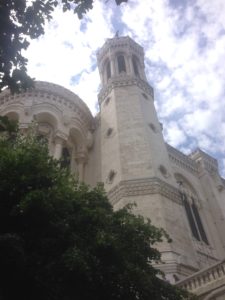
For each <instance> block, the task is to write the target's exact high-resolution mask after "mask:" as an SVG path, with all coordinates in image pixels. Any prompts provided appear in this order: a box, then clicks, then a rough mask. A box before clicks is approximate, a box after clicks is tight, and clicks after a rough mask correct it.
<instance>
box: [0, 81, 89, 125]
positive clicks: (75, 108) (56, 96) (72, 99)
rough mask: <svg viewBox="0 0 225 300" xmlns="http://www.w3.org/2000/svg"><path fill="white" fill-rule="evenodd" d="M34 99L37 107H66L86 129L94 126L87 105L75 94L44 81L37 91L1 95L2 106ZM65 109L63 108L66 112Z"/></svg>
mask: <svg viewBox="0 0 225 300" xmlns="http://www.w3.org/2000/svg"><path fill="white" fill-rule="evenodd" d="M30 97H32V102H33V103H32V104H33V105H35V104H36V105H37V104H40V103H42V102H45V103H49V104H53V105H57V106H58V107H62V106H64V107H66V108H67V109H68V110H69V111H71V113H72V114H73V113H75V114H76V115H78V116H79V118H80V119H81V120H82V122H83V123H84V125H85V126H86V127H88V128H89V127H90V126H92V123H93V122H94V119H93V117H92V115H91V113H90V111H89V109H88V107H87V106H86V104H85V103H84V102H83V101H82V100H81V99H80V98H79V97H78V96H77V95H75V94H74V93H72V92H70V91H69V90H67V89H65V88H63V87H60V86H58V85H56V84H52V83H46V82H42V81H37V82H35V89H32V90H30V91H27V92H24V93H20V94H16V95H11V94H10V93H9V91H6V92H3V93H2V94H1V95H0V106H3V105H5V104H7V105H8V104H9V103H11V102H13V103H15V102H16V103H18V102H20V103H23V104H25V101H26V102H27V99H28V98H30ZM64 109H65V108H62V110H64Z"/></svg>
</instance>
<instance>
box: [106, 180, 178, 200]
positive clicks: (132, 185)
mask: <svg viewBox="0 0 225 300" xmlns="http://www.w3.org/2000/svg"><path fill="white" fill-rule="evenodd" d="M151 194H160V195H162V196H164V197H166V198H168V199H170V200H172V201H174V202H176V203H178V204H182V199H181V197H180V191H179V190H178V189H177V188H175V187H173V186H172V185H170V184H168V183H166V182H164V181H162V180H160V179H159V178H155V177H154V178H143V179H134V180H124V181H121V182H120V183H119V184H117V185H116V186H115V187H113V188H112V189H111V190H110V191H109V192H108V197H109V200H110V202H111V203H112V205H114V204H116V203H117V202H118V201H119V200H120V199H121V198H123V197H130V196H143V195H151Z"/></svg>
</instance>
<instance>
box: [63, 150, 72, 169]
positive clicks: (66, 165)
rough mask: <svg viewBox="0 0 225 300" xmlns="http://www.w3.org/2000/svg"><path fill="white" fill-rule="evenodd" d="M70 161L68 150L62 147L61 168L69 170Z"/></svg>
mask: <svg viewBox="0 0 225 300" xmlns="http://www.w3.org/2000/svg"><path fill="white" fill-rule="evenodd" d="M70 161H71V157H70V152H69V150H68V148H66V147H64V148H63V149H62V158H61V167H62V168H66V169H69V167H70Z"/></svg>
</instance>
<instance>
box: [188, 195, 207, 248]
mask: <svg viewBox="0 0 225 300" xmlns="http://www.w3.org/2000/svg"><path fill="white" fill-rule="evenodd" d="M192 200H193V203H192V205H191V207H192V211H193V213H194V217H195V220H196V223H197V226H198V230H199V233H200V236H201V239H202V240H203V241H204V242H205V243H206V244H207V245H209V242H208V239H207V236H206V233H205V230H204V227H203V224H202V220H201V217H200V215H199V211H198V208H197V206H196V205H195V203H194V199H192Z"/></svg>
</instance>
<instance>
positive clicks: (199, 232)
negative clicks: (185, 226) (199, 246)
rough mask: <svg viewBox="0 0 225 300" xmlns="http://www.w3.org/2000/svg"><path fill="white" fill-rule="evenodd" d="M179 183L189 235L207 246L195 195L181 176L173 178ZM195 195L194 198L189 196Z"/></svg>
mask: <svg viewBox="0 0 225 300" xmlns="http://www.w3.org/2000/svg"><path fill="white" fill-rule="evenodd" d="M175 177H176V179H177V182H178V183H179V185H180V187H181V189H182V191H181V199H182V202H183V205H184V209H185V212H186V215H187V219H188V223H189V226H190V229H191V233H192V235H193V236H194V238H195V239H196V240H198V241H203V242H204V243H205V244H207V245H209V242H208V238H207V235H206V232H205V229H204V226H203V223H202V220H201V217H200V214H199V210H198V207H197V205H196V199H197V195H196V193H195V191H194V189H193V188H192V187H191V185H190V184H189V183H188V182H187V181H186V180H185V179H184V178H183V177H181V176H179V175H177V176H175ZM190 194H191V195H195V196H196V198H195V196H190Z"/></svg>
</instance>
